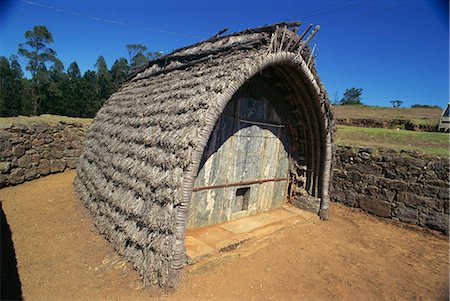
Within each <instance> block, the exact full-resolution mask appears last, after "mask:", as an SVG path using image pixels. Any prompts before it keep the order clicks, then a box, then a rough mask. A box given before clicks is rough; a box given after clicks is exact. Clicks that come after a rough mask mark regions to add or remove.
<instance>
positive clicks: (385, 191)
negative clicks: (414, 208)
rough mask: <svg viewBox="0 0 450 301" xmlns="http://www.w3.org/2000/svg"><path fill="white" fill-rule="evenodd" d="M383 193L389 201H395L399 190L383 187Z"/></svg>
mask: <svg viewBox="0 0 450 301" xmlns="http://www.w3.org/2000/svg"><path fill="white" fill-rule="evenodd" d="M381 191H382V193H381V195H382V196H383V197H384V198H385V199H386V200H387V201H388V202H393V201H394V199H395V196H396V195H397V192H396V191H395V190H390V189H386V188H382V189H381Z"/></svg>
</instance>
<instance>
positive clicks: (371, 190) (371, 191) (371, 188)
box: [366, 185, 380, 196]
mask: <svg viewBox="0 0 450 301" xmlns="http://www.w3.org/2000/svg"><path fill="white" fill-rule="evenodd" d="M379 193H380V190H379V189H378V187H377V186H372V185H371V186H368V187H367V188H366V194H368V195H370V196H377V195H378V194H379Z"/></svg>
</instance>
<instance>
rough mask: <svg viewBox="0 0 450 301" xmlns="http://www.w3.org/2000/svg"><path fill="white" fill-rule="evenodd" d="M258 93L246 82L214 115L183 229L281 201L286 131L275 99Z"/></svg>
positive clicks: (255, 84)
mask: <svg viewBox="0 0 450 301" xmlns="http://www.w3.org/2000/svg"><path fill="white" fill-rule="evenodd" d="M264 91H265V89H264V85H261V82H260V81H259V80H258V79H253V80H251V81H250V82H249V83H247V84H246V85H245V86H243V87H242V88H241V89H240V90H239V91H238V92H237V93H236V94H235V95H234V97H233V98H232V99H231V101H230V102H229V103H228V105H227V106H226V107H225V109H224V111H223V113H222V114H221V116H220V117H219V119H218V121H217V123H216V126H215V128H214V130H213V132H212V134H211V136H210V138H209V141H208V144H207V146H206V148H205V150H204V153H203V157H202V161H201V163H200V167H199V172H198V176H197V178H196V181H195V184H194V188H193V193H192V198H191V202H190V208H189V219H188V223H187V228H190V229H193V228H198V227H201V226H205V225H211V224H217V223H222V222H225V221H229V220H233V219H236V218H240V217H244V216H249V215H253V214H256V213H258V212H262V211H267V210H270V209H273V208H277V207H280V206H281V205H283V204H284V203H285V202H286V200H287V195H288V183H289V151H288V150H289V139H288V133H287V127H286V125H285V124H284V123H283V122H282V118H280V114H279V113H278V111H277V109H276V106H277V104H276V102H277V99H276V97H275V96H273V95H272V96H271V95H270V93H264ZM278 102H280V100H279V99H278Z"/></svg>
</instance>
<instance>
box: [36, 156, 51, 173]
mask: <svg viewBox="0 0 450 301" xmlns="http://www.w3.org/2000/svg"><path fill="white" fill-rule="evenodd" d="M37 172H38V173H39V174H41V175H43V176H45V175H48V174H49V173H50V161H49V160H47V159H42V160H41V162H40V163H39V166H38V168H37Z"/></svg>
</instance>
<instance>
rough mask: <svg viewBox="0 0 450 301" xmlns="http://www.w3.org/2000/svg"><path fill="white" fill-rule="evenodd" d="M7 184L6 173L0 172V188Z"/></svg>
mask: <svg viewBox="0 0 450 301" xmlns="http://www.w3.org/2000/svg"><path fill="white" fill-rule="evenodd" d="M7 185H8V177H7V176H6V175H3V174H0V188H3V187H6V186H7Z"/></svg>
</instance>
